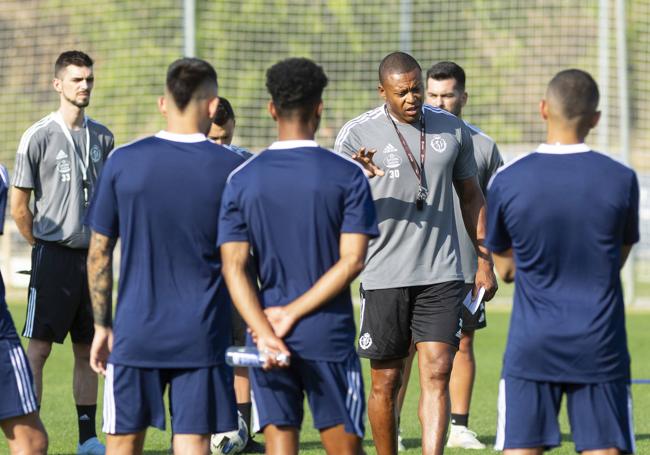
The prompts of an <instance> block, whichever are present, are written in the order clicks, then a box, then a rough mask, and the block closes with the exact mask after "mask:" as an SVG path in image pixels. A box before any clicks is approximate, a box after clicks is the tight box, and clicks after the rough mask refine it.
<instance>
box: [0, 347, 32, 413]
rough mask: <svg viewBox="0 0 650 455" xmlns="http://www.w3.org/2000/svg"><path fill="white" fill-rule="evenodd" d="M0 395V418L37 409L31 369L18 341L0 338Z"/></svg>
mask: <svg viewBox="0 0 650 455" xmlns="http://www.w3.org/2000/svg"><path fill="white" fill-rule="evenodd" d="M0 397H2V398H0V420H6V419H10V418H12V417H20V416H24V415H27V414H30V413H32V412H35V411H36V410H37V409H38V408H37V404H36V393H34V378H33V377H32V370H31V369H30V368H29V363H27V357H26V356H25V351H23V348H22V346H21V345H20V342H19V341H14V340H0Z"/></svg>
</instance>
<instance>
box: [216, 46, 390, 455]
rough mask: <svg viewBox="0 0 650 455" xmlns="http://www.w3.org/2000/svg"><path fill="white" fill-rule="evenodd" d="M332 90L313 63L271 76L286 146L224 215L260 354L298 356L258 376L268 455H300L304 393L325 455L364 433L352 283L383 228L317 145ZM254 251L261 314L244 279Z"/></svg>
mask: <svg viewBox="0 0 650 455" xmlns="http://www.w3.org/2000/svg"><path fill="white" fill-rule="evenodd" d="M326 84H327V77H326V76H325V74H324V72H323V70H322V68H321V67H320V66H317V65H316V64H315V63H314V62H312V61H310V60H307V59H302V58H292V59H288V60H284V61H282V62H279V63H277V64H275V65H274V66H272V67H271V68H270V69H269V70H268V71H267V75H266V86H267V88H268V90H269V92H270V94H271V98H272V100H271V102H270V103H269V112H270V113H271V116H272V117H273V119H274V120H276V122H277V126H278V139H279V140H278V141H277V142H275V143H273V144H272V145H271V146H270V147H269V148H268V149H267V150H265V151H263V152H262V153H260V154H259V155H257V156H256V157H255V158H252V159H250V160H249V161H248V162H247V163H246V164H245V165H243V166H241V167H240V168H239V169H238V170H236V171H235V172H233V173H232V174H231V176H230V179H229V182H228V184H227V186H226V190H225V192H224V197H223V202H222V208H221V218H220V225H219V227H220V228H219V244H220V245H221V254H222V258H223V273H224V278H225V279H226V282H227V283H228V289H229V290H230V294H231V296H232V298H233V302H234V303H235V305H236V306H237V308H238V309H239V311H240V312H241V314H242V316H243V317H244V319H245V320H246V322H247V323H248V325H249V327H250V328H251V329H252V330H253V331H254V333H255V334H256V336H257V347H258V348H259V349H260V350H267V351H270V352H271V353H275V352H284V353H290V354H291V363H290V365H289V366H288V368H281V369H272V370H268V371H263V370H259V369H256V370H253V371H252V372H251V381H252V385H253V391H254V396H255V402H256V406H257V409H258V414H259V421H260V427H261V428H262V429H263V430H264V435H265V439H266V449H267V453H270V454H297V453H298V436H299V435H298V433H299V429H300V426H301V423H302V417H303V393H306V395H307V399H308V401H309V405H310V408H311V411H312V414H313V417H314V426H315V427H316V428H317V429H318V430H320V432H321V439H322V442H323V445H324V447H325V450H326V451H327V452H328V453H330V454H356V453H359V452H360V451H361V441H362V438H363V434H364V428H363V418H364V407H365V406H364V393H363V381H362V377H361V368H360V364H359V358H358V357H357V354H356V352H355V346H354V338H355V326H354V317H353V312H352V301H351V298H350V291H349V285H350V282H351V281H352V280H353V279H354V278H355V277H356V276H357V275H358V274H359V272H360V271H361V269H362V268H363V264H364V260H365V256H366V249H367V245H368V239H369V238H371V237H376V236H377V235H378V228H377V221H376V215H375V209H374V204H373V201H372V195H371V194H370V188H369V185H368V182H367V180H366V177H365V176H364V174H363V171H362V169H361V168H360V166H358V165H357V164H356V163H354V162H352V161H350V160H348V159H347V158H343V157H341V156H339V155H337V154H335V153H333V152H331V151H329V150H326V149H324V148H321V147H319V146H318V144H317V143H316V142H314V140H313V139H314V135H315V133H316V130H317V128H318V124H319V121H320V118H321V113H322V109H323V102H322V98H321V96H322V92H323V89H324V88H325V86H326ZM251 247H252V249H253V253H254V258H255V259H254V260H255V261H256V265H257V269H258V273H259V278H260V283H261V296H260V298H261V305H260V302H259V300H258V297H257V295H256V294H255V292H254V288H253V284H252V283H251V281H250V279H249V278H248V275H247V274H246V261H247V260H248V257H249V249H250V248H251ZM263 308H264V312H263V311H262V309H263ZM274 333H275V335H277V336H278V337H281V338H282V339H283V341H284V343H282V342H281V341H279V340H277V339H276V338H275V335H274ZM249 342H250V341H249ZM276 364H277V362H274V361H269V362H268V365H267V367H270V366H274V365H276Z"/></svg>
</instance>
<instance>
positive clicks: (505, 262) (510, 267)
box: [492, 249, 517, 283]
mask: <svg viewBox="0 0 650 455" xmlns="http://www.w3.org/2000/svg"><path fill="white" fill-rule="evenodd" d="M492 257H494V267H495V268H496V269H497V273H498V274H499V276H500V277H501V279H502V280H503V281H504V282H506V283H512V282H513V281H515V272H516V271H517V267H516V266H515V260H514V259H513V257H512V249H508V250H505V251H501V252H499V253H492Z"/></svg>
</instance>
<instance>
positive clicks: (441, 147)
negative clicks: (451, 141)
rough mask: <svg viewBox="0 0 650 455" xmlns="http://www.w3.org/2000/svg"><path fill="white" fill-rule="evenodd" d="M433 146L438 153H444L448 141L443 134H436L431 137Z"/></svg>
mask: <svg viewBox="0 0 650 455" xmlns="http://www.w3.org/2000/svg"><path fill="white" fill-rule="evenodd" d="M431 148H432V149H433V150H435V151H436V152H438V153H442V152H444V151H445V150H446V149H447V141H445V139H444V138H443V137H442V136H441V135H439V134H434V135H433V138H432V139H431Z"/></svg>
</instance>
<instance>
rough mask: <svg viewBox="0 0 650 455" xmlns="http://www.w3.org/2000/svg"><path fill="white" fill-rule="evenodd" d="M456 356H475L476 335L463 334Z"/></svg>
mask: <svg viewBox="0 0 650 455" xmlns="http://www.w3.org/2000/svg"><path fill="white" fill-rule="evenodd" d="M456 355H463V356H466V357H473V356H474V334H473V333H471V334H467V333H465V332H463V337H462V338H461V339H460V345H459V346H458V352H457V353H456Z"/></svg>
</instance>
